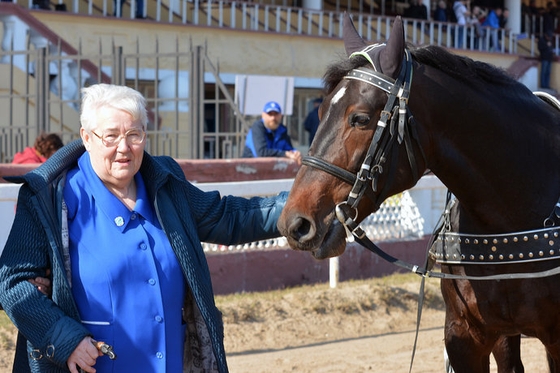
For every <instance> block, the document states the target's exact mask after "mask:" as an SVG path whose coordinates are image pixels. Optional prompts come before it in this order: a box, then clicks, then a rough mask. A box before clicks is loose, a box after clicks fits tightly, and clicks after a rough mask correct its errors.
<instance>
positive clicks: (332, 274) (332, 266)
mask: <svg viewBox="0 0 560 373" xmlns="http://www.w3.org/2000/svg"><path fill="white" fill-rule="evenodd" d="M338 274H339V267H338V256H335V257H334V258H329V286H330V288H331V289H334V288H336V287H337V286H338Z"/></svg>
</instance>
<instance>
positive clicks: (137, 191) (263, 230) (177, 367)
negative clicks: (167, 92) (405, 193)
mask: <svg viewBox="0 0 560 373" xmlns="http://www.w3.org/2000/svg"><path fill="white" fill-rule="evenodd" d="M82 93H83V99H82V113H81V118H80V120H81V124H82V127H81V129H80V135H81V141H80V140H78V141H75V142H72V143H70V144H69V145H67V146H65V147H63V148H62V149H61V150H59V151H58V152H57V153H56V154H55V155H54V156H53V157H51V158H50V159H49V160H48V161H47V162H46V163H45V164H43V165H42V166H41V167H39V168H38V169H36V170H34V171H32V172H30V173H28V174H26V175H24V176H23V177H21V178H12V181H15V182H20V183H23V185H22V187H21V190H20V194H19V198H18V204H17V211H16V217H15V221H14V224H13V227H12V230H11V233H10V235H9V237H8V241H7V243H6V246H5V248H4V252H3V254H2V257H1V258H0V264H1V267H0V303H1V304H2V306H3V307H4V309H5V310H6V313H7V314H8V316H9V317H10V318H11V319H12V321H13V322H14V324H15V325H16V327H17V328H18V330H19V333H21V335H23V337H24V338H25V339H26V340H27V353H26V354H22V353H21V351H22V350H21V348H22V346H21V345H19V346H18V351H19V353H17V354H16V359H15V363H14V364H15V365H14V371H16V372H25V371H29V370H31V371H32V372H68V371H70V372H72V373H77V372H78V371H79V369H82V370H83V371H84V372H144V373H146V372H172V373H175V372H183V371H184V372H227V364H226V359H225V353H224V346H223V326H222V322H221V317H220V312H219V311H218V309H217V308H216V306H215V304H214V297H213V292H212V285H211V282H210V274H209V270H208V265H207V263H206V259H205V256H204V252H203V250H202V247H201V244H200V242H201V241H205V242H214V243H220V244H225V245H230V244H237V243H241V242H250V241H255V240H261V239H266V238H271V237H275V236H278V231H277V228H276V220H277V217H278V216H279V214H280V212H281V209H282V207H283V206H284V202H285V199H286V194H285V193H282V194H281V195H279V196H277V197H274V198H252V199H245V198H241V197H232V196H227V197H223V198H221V197H220V195H219V194H218V192H209V193H205V192H202V191H201V190H199V189H198V188H196V187H194V186H193V185H192V184H190V183H189V182H188V181H186V179H185V177H184V174H183V172H182V170H181V168H180V167H179V165H178V164H177V163H176V162H175V161H174V160H173V159H171V158H169V157H152V156H150V155H149V154H147V153H145V152H144V147H145V144H146V133H145V128H146V122H147V119H146V109H145V100H144V98H143V97H142V95H141V94H140V93H138V92H137V91H135V90H133V89H131V88H127V87H122V86H114V85H106V84H98V85H94V86H91V87H89V88H85V89H83V91H82ZM48 269H51V270H52V296H51V297H48V296H46V295H45V294H43V293H42V292H40V291H38V290H37V288H36V287H35V286H34V285H33V283H31V282H29V281H28V279H30V278H35V277H37V276H43V277H45V276H46V274H47V270H48ZM19 341H20V342H21V341H23V338H20V339H19ZM96 341H99V342H104V343H106V344H107V345H110V346H112V347H113V351H114V353H115V354H116V359H111V358H110V357H109V356H105V355H103V354H102V353H101V351H100V350H98V348H96ZM97 347H99V343H97Z"/></svg>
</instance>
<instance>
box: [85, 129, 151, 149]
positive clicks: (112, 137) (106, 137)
mask: <svg viewBox="0 0 560 373" xmlns="http://www.w3.org/2000/svg"><path fill="white" fill-rule="evenodd" d="M91 133H93V134H94V135H95V136H97V137H98V138H99V139H100V140H101V142H102V143H103V145H105V146H106V147H108V148H110V147H113V146H117V145H119V144H120V143H121V140H122V139H123V138H125V139H126V143H127V144H128V145H140V144H142V143H143V142H144V140H145V139H146V132H144V130H141V129H136V128H133V129H130V130H128V131H126V132H125V134H124V135H123V134H122V133H120V132H116V131H103V132H102V133H101V136H99V135H98V134H97V133H95V131H93V130H92V131H91Z"/></svg>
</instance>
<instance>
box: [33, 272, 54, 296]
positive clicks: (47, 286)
mask: <svg viewBox="0 0 560 373" xmlns="http://www.w3.org/2000/svg"><path fill="white" fill-rule="evenodd" d="M50 274H51V270H50V269H47V273H46V275H45V276H46V277H35V278H34V279H31V280H28V281H29V282H30V283H31V284H33V285H34V286H35V287H36V288H37V290H39V291H40V292H41V293H43V294H45V295H46V296H47V297H49V298H50V297H51V295H52V286H51V280H49V279H48V276H50Z"/></svg>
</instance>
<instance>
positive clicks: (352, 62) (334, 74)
mask: <svg viewBox="0 0 560 373" xmlns="http://www.w3.org/2000/svg"><path fill="white" fill-rule="evenodd" d="M367 64H369V61H368V60H367V59H366V58H365V57H364V56H360V55H357V56H354V57H352V58H347V59H344V60H342V61H339V62H335V63H332V64H331V65H329V66H328V67H327V71H326V72H325V74H324V75H323V83H324V86H325V92H326V94H327V95H328V94H330V93H331V92H332V91H333V90H334V89H335V88H336V86H337V85H338V83H340V81H341V80H342V79H344V77H345V76H346V75H348V73H349V72H350V71H352V70H354V69H356V68H358V67H363V66H366V65H367Z"/></svg>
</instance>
